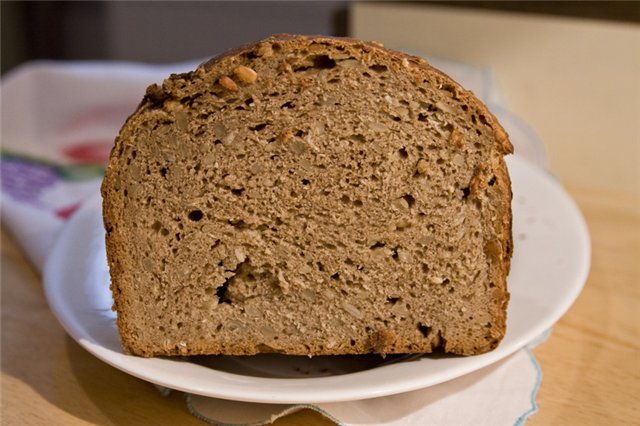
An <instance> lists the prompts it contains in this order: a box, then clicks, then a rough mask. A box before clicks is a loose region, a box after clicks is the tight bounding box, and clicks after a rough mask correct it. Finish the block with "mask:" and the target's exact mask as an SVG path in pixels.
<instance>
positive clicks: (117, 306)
mask: <svg viewBox="0 0 640 426" xmlns="http://www.w3.org/2000/svg"><path fill="white" fill-rule="evenodd" d="M310 41H311V42H318V43H327V44H341V45H349V46H351V47H358V48H360V49H362V50H364V51H365V52H366V53H370V54H372V55H383V56H388V57H391V58H395V59H396V61H397V62H399V63H403V61H405V62H406V63H408V64H410V66H409V67H407V68H409V70H410V71H411V72H413V73H414V74H415V75H424V74H426V75H428V76H430V77H431V78H434V79H435V80H436V81H437V82H438V83H439V84H440V85H441V86H442V87H446V89H447V90H449V91H451V92H452V93H453V94H454V95H455V96H456V97H458V98H459V99H460V100H461V101H463V102H464V103H465V104H467V105H469V106H470V107H471V108H472V109H475V110H476V111H477V113H478V114H480V115H483V116H484V119H485V120H486V123H487V125H488V126H489V127H490V128H491V129H492V131H493V132H494V137H495V139H496V140H497V141H498V142H499V143H500V147H501V151H502V152H501V154H502V155H506V154H509V153H512V152H513V146H512V145H511V143H510V142H509V139H508V136H507V134H506V132H505V131H504V129H503V128H502V127H501V126H500V125H499V123H498V121H497V119H496V118H495V117H494V116H493V114H491V112H489V110H488V109H487V107H486V106H485V105H484V104H483V103H482V102H480V101H479V100H478V99H477V98H476V97H475V96H474V95H473V94H472V93H471V92H468V91H466V90H465V89H463V88H462V87H461V86H460V85H459V84H458V83H456V82H455V81H453V80H452V79H451V78H450V77H448V76H447V75H446V74H444V73H442V72H441V71H439V70H437V69H435V68H433V67H431V66H430V65H429V64H428V63H427V62H426V61H425V60H424V59H422V58H419V57H416V56H411V55H407V54H403V53H399V52H394V51H391V50H388V49H386V48H384V47H382V46H381V45H380V44H377V43H371V42H363V41H360V40H355V39H349V38H338V37H328V36H296V35H290V34H278V35H274V36H271V37H269V38H267V39H264V40H261V41H259V42H257V43H252V44H247V45H244V46H242V47H239V48H237V49H233V50H230V51H228V52H225V53H223V54H221V55H219V56H216V57H214V58H212V59H210V60H208V61H206V62H204V63H202V64H201V65H200V66H199V67H198V70H200V69H201V70H204V71H206V72H208V71H210V70H211V69H212V68H214V67H216V66H217V65H218V64H220V63H221V62H223V61H225V60H226V59H229V58H234V57H237V56H240V55H243V54H246V53H248V52H251V51H253V50H254V49H256V48H257V47H259V46H260V45H261V44H263V43H275V42H291V43H300V44H304V43H308V42H310ZM198 70H196V71H192V72H189V73H185V74H180V75H172V76H171V77H170V78H169V79H168V80H167V81H171V80H175V79H190V78H192V76H194V75H195V74H196V73H197V72H198ZM168 96H169V95H168V93H167V91H165V89H164V88H163V87H162V86H158V85H152V86H150V87H149V88H148V90H147V93H146V95H145V97H144V99H143V100H142V102H141V104H140V105H139V107H138V110H137V111H136V112H135V113H134V114H133V115H135V114H137V113H139V112H140V111H141V110H144V109H149V108H153V107H154V106H156V105H159V104H162V102H164V100H165V99H166V98H167V97H168ZM133 115H132V116H133ZM125 127H126V124H125ZM123 129H124V127H123ZM122 144H123V141H122V140H121V139H120V137H118V138H117V139H116V144H115V146H114V148H113V149H112V151H111V155H110V161H109V165H108V167H107V172H106V174H105V179H104V182H103V184H102V195H103V199H104V202H103V211H104V224H105V229H107V237H106V246H107V253H108V262H109V267H110V271H111V275H112V277H113V280H112V292H113V297H114V310H116V311H117V312H118V319H117V324H118V328H119V330H120V334H121V338H122V343H123V346H124V347H125V350H127V351H128V352H131V353H135V354H139V355H144V356H152V355H154V353H149V352H147V351H146V350H145V349H144V348H138V347H136V343H135V339H133V338H131V336H132V335H133V334H134V333H135V331H134V329H133V327H132V324H131V323H130V320H129V318H128V317H127V309H126V306H124V303H125V300H124V298H123V297H122V296H121V294H122V292H123V291H126V289H125V288H122V287H121V286H120V284H121V283H120V281H119V279H118V277H119V276H121V274H122V272H121V271H122V270H123V268H124V267H125V266H124V265H123V264H122V262H126V259H123V258H122V256H121V252H120V248H119V244H120V243H119V242H118V241H116V240H115V239H114V238H112V237H111V235H110V232H109V229H110V228H111V226H112V224H113V223H115V222H116V221H117V217H115V214H116V213H115V212H117V211H120V210H122V206H118V205H114V199H113V198H112V197H110V191H111V189H112V188H113V187H114V186H115V185H116V184H117V183H116V182H115V180H114V179H115V174H114V173H112V169H113V168H115V167H117V165H116V160H117V159H118V157H119V155H120V153H119V150H120V149H121V147H122ZM492 170H493V173H494V174H495V175H496V178H497V179H496V181H497V185H496V186H497V191H499V192H500V193H502V194H503V197H502V198H501V200H503V202H504V203H505V204H504V205H502V206H500V208H499V209H498V210H499V211H500V212H503V213H504V215H503V216H502V217H501V221H500V224H499V226H498V227H497V229H496V233H497V236H498V239H499V240H501V241H503V242H505V244H504V246H501V248H500V252H499V255H500V256H501V257H502V262H496V264H497V265H499V268H498V269H496V270H495V271H493V273H494V279H495V282H496V284H497V287H496V289H495V291H496V299H497V300H501V301H502V305H501V309H499V310H498V312H496V313H495V318H496V322H497V324H495V330H496V332H495V334H494V336H493V337H494V340H493V341H492V342H491V343H489V344H488V346H487V347H484V348H476V351H475V352H472V351H469V350H467V349H460V348H449V347H447V345H446V344H444V347H445V350H448V349H454V350H455V351H456V352H458V353H469V354H471V353H480V352H485V351H487V350H491V349H493V348H494V347H495V346H497V344H498V343H499V341H500V340H501V339H502V337H503V336H504V333H505V325H506V305H507V302H508V298H509V294H508V292H507V289H506V276H507V274H508V272H509V265H510V257H511V253H512V248H513V240H512V235H511V221H512V217H511V209H510V201H511V196H512V195H511V185H510V180H509V175H508V172H507V169H506V166H505V163H504V161H499V162H498V163H497V164H494V165H492ZM392 337H393V336H391V335H389V334H388V333H387V332H385V331H384V330H381V331H380V332H379V333H378V334H377V335H376V336H375V338H374V339H373V341H372V343H371V345H372V347H373V349H374V350H375V351H377V352H380V353H388V352H389V349H390V346H391V345H392V343H393V339H392ZM237 352H238V353H246V354H252V353H255V348H253V350H252V349H251V348H245V349H244V350H243V349H242V348H238V350H237ZM175 354H176V355H178V354H179V353H178V352H176V353H175Z"/></svg>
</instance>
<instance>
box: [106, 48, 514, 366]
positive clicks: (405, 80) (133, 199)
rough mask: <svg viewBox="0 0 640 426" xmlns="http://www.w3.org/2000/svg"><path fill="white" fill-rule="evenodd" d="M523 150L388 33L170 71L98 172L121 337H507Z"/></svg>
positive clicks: (162, 351)
mask: <svg viewBox="0 0 640 426" xmlns="http://www.w3.org/2000/svg"><path fill="white" fill-rule="evenodd" d="M511 151H512V146H511V144H510V142H509V140H508V137H507V135H506V133H505V131H504V130H503V129H502V128H501V127H500V125H499V124H498V123H497V121H496V119H495V118H494V116H493V115H492V114H491V113H490V112H489V111H487V109H486V107H485V106H484V105H483V104H482V103H481V102H480V101H479V100H478V99H476V98H475V97H474V95H473V94H472V93H471V92H468V91H466V90H464V89H463V88H462V87H460V86H459V85H458V84H457V83H455V82H454V81H452V80H451V79H450V78H449V77H447V76H446V75H444V74H443V73H441V72H439V71H438V70H436V69H434V68H432V67H431V66H430V65H429V64H428V63H427V62H426V61H424V60H423V59H421V58H417V57H414V56H408V55H404V54H401V53H397V52H393V51H390V50H387V49H385V48H383V47H382V45H380V44H379V43H366V42H362V41H357V40H352V39H341V38H331V37H322V36H318V37H307V36H290V35H279V36H273V37H270V38H268V39H265V40H263V41H260V42H258V43H256V44H253V45H249V46H245V47H242V48H240V49H238V50H235V51H232V52H229V53H227V54H224V55H222V56H219V57H217V58H214V59H212V60H210V61H208V62H206V63H204V64H202V65H201V66H200V67H198V68H197V69H196V70H195V71H193V72H189V73H186V74H179V75H171V76H170V77H169V78H168V79H166V80H165V81H164V83H163V84H162V85H161V86H159V85H152V86H150V87H149V88H148V90H147V93H146V96H145V97H144V99H143V100H142V102H141V104H140V105H139V107H138V109H137V110H136V111H135V112H134V113H133V115H132V116H131V117H129V119H128V120H127V121H126V123H125V124H124V126H123V128H122V130H121V131H120V134H119V135H118V137H117V139H116V141H115V146H114V148H113V150H112V152H111V157H110V161H109V165H108V167H107V170H106V175H105V178H104V182H103V185H102V195H103V198H104V224H105V228H106V246H107V255H108V263H109V268H110V273H111V289H112V292H113V298H114V309H115V310H116V311H117V326H118V330H119V332H120V336H121V341H122V345H123V347H124V348H125V350H126V351H127V352H129V353H131V354H135V355H141V356H156V355H195V354H229V355H250V354H256V353H262V352H277V353H283V354H297V355H329V354H364V353H381V354H392V353H422V352H424V353H428V352H432V351H434V350H442V351H445V352H449V353H455V354H461V355H472V354H478V353H482V352H486V351H489V350H491V349H492V348H495V347H496V345H498V343H499V342H500V340H501V339H502V337H503V336H504V333H505V321H506V308H507V302H508V292H507V288H506V277H507V273H508V270H509V261H510V257H511V251H512V250H511V249H512V239H511V186H510V181H509V176H508V174H507V170H506V167H505V163H504V160H503V156H504V155H505V154H508V153H510V152H511Z"/></svg>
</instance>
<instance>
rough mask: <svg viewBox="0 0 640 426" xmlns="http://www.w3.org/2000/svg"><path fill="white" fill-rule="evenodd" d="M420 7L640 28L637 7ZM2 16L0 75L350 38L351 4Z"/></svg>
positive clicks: (150, 5) (120, 5) (54, 9)
mask: <svg viewBox="0 0 640 426" xmlns="http://www.w3.org/2000/svg"><path fill="white" fill-rule="evenodd" d="M413 3H420V2H413ZM425 3H432V4H433V3H435V4H443V5H446V6H451V7H465V8H476V9H497V10H506V11H516V12H521V13H534V14H547V15H562V16H573V17H580V18H583V19H606V20H614V21H625V22H635V23H638V22H640V3H638V2H635V1H628V2H614V1H593V2H582V1H570V2H548V1H522V2H508V1H507V2H495V1H478V2H473V1H460V2H440V1H431V2H425ZM0 8H1V9H0V14H1V15H2V27H1V28H2V60H1V68H2V73H4V72H6V71H8V70H10V69H11V68H13V67H15V66H17V65H19V64H20V63H22V62H24V61H27V60H31V59H109V60H129V61H141V62H150V63H161V62H178V61H184V60H193V59H200V58H205V57H209V56H213V55H215V54H217V53H220V52H222V51H224V50H226V49H228V48H231V47H234V46H237V45H239V44H242V43H245V42H249V41H253V40H257V39H260V38H263V37H265V36H267V35H269V34H272V33H281V32H290V33H305V34H333V35H348V33H349V28H348V9H349V1H210V2H204V1H163V2H152V1H144V2H137V1H127V2H125V1H113V2H108V1H94V2H84V1H59V2H53V1H51V2H39V1H33V2H16V1H2V2H1V3H0Z"/></svg>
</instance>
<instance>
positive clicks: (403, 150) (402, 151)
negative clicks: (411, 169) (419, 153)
mask: <svg viewBox="0 0 640 426" xmlns="http://www.w3.org/2000/svg"><path fill="white" fill-rule="evenodd" d="M398 155H400V157H401V158H408V157H409V153H408V152H407V149H406V148H405V147H404V146H403V147H402V148H400V149H399V150H398Z"/></svg>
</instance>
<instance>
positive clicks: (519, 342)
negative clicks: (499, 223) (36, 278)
mask: <svg viewBox="0 0 640 426" xmlns="http://www.w3.org/2000/svg"><path fill="white" fill-rule="evenodd" d="M506 161H507V165H508V166H509V168H511V167H516V168H519V169H522V170H525V173H529V174H531V175H532V176H535V179H538V178H539V179H540V182H544V183H542V184H541V185H547V186H548V187H549V188H553V190H554V191H556V195H559V196H560V198H561V199H563V201H564V202H565V203H566V207H567V208H568V211H570V213H571V214H572V215H573V217H572V224H573V225H574V226H575V228H576V229H575V230H576V232H577V235H578V236H579V237H580V238H581V239H582V241H580V242H579V243H577V244H576V248H577V249H578V250H577V254H576V256H575V258H576V259H579V261H577V264H578V265H579V266H580V267H579V268H578V269H579V270H578V272H577V273H576V276H575V277H574V279H573V283H572V286H571V287H570V289H571V290H572V291H570V292H567V294H566V296H565V298H564V299H563V300H562V302H563V303H562V304H561V306H560V305H558V306H556V310H555V311H554V312H555V313H554V314H553V315H550V316H548V317H545V318H544V320H543V321H539V322H538V323H536V326H535V327H531V329H530V330H529V331H528V332H527V333H524V335H523V336H520V338H519V339H516V342H514V343H511V345H510V346H509V347H508V348H507V347H505V346H503V345H502V344H501V345H500V346H498V348H496V349H494V350H493V351H491V352H488V353H485V354H480V355H475V356H473V357H465V358H463V359H467V360H468V359H472V360H473V361H472V362H468V363H466V364H465V363H463V366H462V367H459V368H458V369H457V370H455V374H452V373H449V374H442V375H440V376H438V378H437V379H433V380H425V379H424V378H422V377H420V376H419V375H416V377H414V378H413V379H412V380H406V381H405V382H403V383H402V384H401V385H398V384H396V385H395V386H388V387H385V386H374V387H367V388H366V389H360V390H359V391H358V390H357V389H356V390H354V389H353V388H352V387H344V384H345V383H346V381H347V380H349V379H351V378H354V379H355V378H361V377H362V376H363V375H370V374H371V373H372V372H375V371H376V370H377V372H380V371H382V369H381V368H377V369H372V370H364V371H361V372H355V373H348V374H343V375H335V376H330V377H313V378H264V377H254V376H243V375H238V374H234V373H228V372H225V371H219V370H214V369H209V368H208V370H211V371H215V376H216V377H218V378H222V379H224V380H229V381H231V382H234V381H236V380H240V382H242V383H244V382H247V381H248V382H253V384H256V382H257V383H258V384H260V386H267V387H273V388H274V390H275V391H273V392H268V393H265V392H262V391H259V392H256V391H255V390H253V391H252V389H251V388H243V387H242V383H240V385H239V387H233V386H232V387H231V388H224V387H220V386H216V384H215V383H209V386H203V385H202V384H199V385H194V384H193V383H192V384H190V385H189V384H188V383H187V384H185V383H183V382H182V381H181V380H180V379H181V377H180V374H178V377H175V374H174V375H173V376H171V375H170V378H172V380H169V379H168V378H167V377H164V376H163V377H158V376H157V375H155V376H153V375H152V374H150V373H149V371H146V370H144V369H143V370H140V369H139V367H138V365H139V364H140V362H147V363H149V365H153V364H151V363H154V362H157V361H158V360H161V361H169V362H172V363H173V362H177V363H183V362H182V361H175V360H167V359H162V358H140V357H136V356H132V355H126V354H124V353H122V352H120V353H117V352H115V351H112V350H110V349H108V348H106V347H104V346H101V345H99V344H97V343H94V342H92V341H90V340H88V339H87V338H86V336H87V335H88V332H87V331H86V330H84V329H82V327H80V328H81V329H78V328H79V327H78V325H77V324H74V323H73V322H72V321H71V319H70V317H72V316H73V315H72V314H71V313H70V312H69V311H67V310H65V301H64V298H63V297H62V295H61V294H59V292H56V289H57V287H58V286H56V285H55V279H54V278H53V277H55V272H56V268H59V266H58V264H57V262H58V261H59V260H60V258H61V257H62V258H64V252H65V250H64V249H65V244H66V243H67V240H69V238H70V236H73V231H74V230H75V228H74V227H76V226H78V223H79V222H80V221H81V220H83V218H84V216H88V215H89V214H90V213H91V212H92V210H95V209H96V208H100V211H101V198H100V197H99V196H97V197H95V198H92V199H91V200H88V201H87V202H86V203H84V204H83V206H82V207H81V208H80V209H79V211H78V212H76V213H75V214H74V215H73V216H72V217H71V219H70V220H69V222H68V224H67V225H66V226H65V227H64V228H63V229H62V230H61V232H60V234H59V236H58V238H57V239H56V242H55V243H54V245H53V249H52V250H51V252H50V255H49V256H48V258H47V261H46V263H45V267H44V270H43V282H44V289H45V295H46V298H47V301H48V303H49V305H50V307H51V310H52V311H53V313H54V315H55V316H56V318H57V319H58V321H59V322H60V323H61V325H62V326H63V328H64V329H65V331H66V332H67V333H68V334H69V335H70V336H71V337H72V338H73V339H74V340H75V341H76V342H78V343H79V344H80V345H81V346H82V347H84V348H85V349H86V350H87V351H88V352H90V353H91V354H92V355H93V356H96V357H97V358H98V359H100V360H102V361H103V362H105V363H107V364H109V365H111V366H112V367H115V368H117V369H119V370H121V371H124V372H126V373H128V374H130V375H132V376H135V377H137V378H139V379H142V380H145V381H148V382H151V383H155V384H157V385H160V386H164V387H167V388H171V389H175V390H179V391H184V392H188V393H194V394H198V395H203V396H208V397H216V398H221V399H228V400H235V401H247V402H258V403H274V404H275V403H298V404H300V403H329V402H342V401H351V400H361V399H369V398H376V397H381V396H387V395H392V394H397V393H403V392H409V391H412V390H417V389H421V388H426V387H430V386H433V385H437V384H439V383H443V382H446V381H449V380H452V379H455V378H457V377H461V376H463V375H466V374H468V373H471V372H473V371H476V370H479V369H481V368H484V367H487V366H489V365H491V364H493V363H495V362H497V361H499V360H501V359H503V358H506V357H508V356H509V355H511V354H513V353H515V352H516V351H518V350H520V349H521V348H522V347H524V346H526V345H527V344H528V343H530V342H531V341H533V340H534V339H536V338H537V337H538V336H539V335H541V334H542V333H544V332H545V331H546V330H548V329H549V328H550V327H551V326H552V325H553V324H555V323H556V322H557V321H558V320H559V319H560V318H561V317H562V316H563V315H564V314H565V313H566V312H567V311H568V309H569V308H570V307H571V306H572V305H573V303H574V302H575V300H576V299H577V297H578V296H579V294H580V292H581V291H582V289H583V288H584V285H585V283H586V280H587V277H588V274H589V269H590V264H591V242H590V236H589V232H588V227H587V224H586V221H585V219H584V217H583V215H582V213H581V212H580V209H579V208H578V206H577V205H576V203H575V202H574V200H573V199H572V198H571V196H570V195H569V194H568V193H567V192H566V190H565V189H564V188H563V187H562V186H561V185H560V183H559V182H558V181H557V180H556V179H555V178H554V177H553V176H552V175H551V174H549V173H548V172H546V171H545V170H542V169H540V168H538V167H537V166H535V165H533V164H532V163H530V162H529V161H528V160H526V159H523V158H522V157H518V156H517V155H516V156H510V157H507V158H506ZM510 172H511V170H510ZM516 196H517V194H514V202H515V197H516ZM105 262H106V260H105ZM76 323H77V321H76ZM507 334H508V331H507ZM505 340H506V338H505ZM503 342H504V341H503ZM501 348H502V349H501ZM105 350H106V352H105ZM123 357H124V361H123ZM127 361H129V363H128V362H127ZM186 364H191V363H188V362H187V363H186ZM176 365H178V364H176ZM191 365H193V364H191ZM397 365H398V364H396V366H397ZM389 367H392V368H389ZM394 367H395V366H392V365H389V366H385V367H384V368H385V369H387V370H388V371H389V372H391V371H393V369H394ZM202 368H207V367H202ZM178 370H180V367H178ZM373 374H375V373H373ZM387 374H390V373H387ZM247 377H248V378H249V379H247ZM242 378H245V380H244V381H243V380H241V379H242ZM292 381H293V382H292ZM293 383H295V385H292V384H293ZM247 384H249V383H247ZM301 384H302V385H301ZM338 384H340V386H337V385H338ZM327 386H329V387H330V389H331V392H327V391H326V390H318V387H319V388H320V389H323V388H326V387H327ZM365 387H366V386H365ZM278 388H279V389H280V391H278ZM289 388H291V389H289ZM282 389H285V391H282ZM287 389H288V390H287ZM302 390H304V392H302V393H298V392H299V391H302ZM292 392H294V393H295V394H292Z"/></svg>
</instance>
